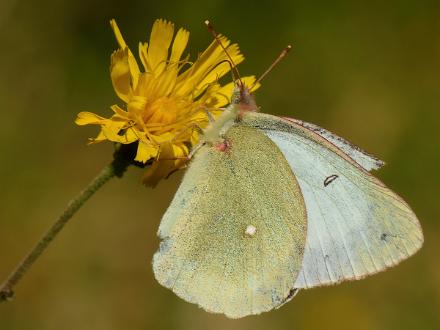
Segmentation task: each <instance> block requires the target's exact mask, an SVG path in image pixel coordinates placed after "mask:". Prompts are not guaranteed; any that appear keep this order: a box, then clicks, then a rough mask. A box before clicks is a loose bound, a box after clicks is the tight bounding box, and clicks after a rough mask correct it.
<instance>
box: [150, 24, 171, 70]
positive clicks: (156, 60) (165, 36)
mask: <svg viewBox="0 0 440 330" xmlns="http://www.w3.org/2000/svg"><path fill="white" fill-rule="evenodd" d="M173 34H174V25H173V24H172V23H170V22H167V21H165V20H162V19H158V20H156V21H155V22H154V24H153V29H152V30H151V35H150V44H149V46H148V58H147V60H148V66H149V67H150V68H151V70H152V71H153V72H154V75H156V76H157V75H159V74H161V73H162V71H163V70H164V69H165V67H166V64H167V60H168V49H169V48H170V44H171V40H172V39H173Z"/></svg>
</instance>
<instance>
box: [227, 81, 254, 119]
mask: <svg viewBox="0 0 440 330" xmlns="http://www.w3.org/2000/svg"><path fill="white" fill-rule="evenodd" d="M231 105H232V106H235V107H237V108H238V109H237V110H238V113H239V116H242V115H243V114H245V113H246V112H249V111H252V112H256V111H258V106H257V103H256V102H255V98H254V96H253V95H252V94H251V92H250V89H249V87H248V86H246V85H245V84H244V83H242V82H241V81H236V82H235V87H234V90H233V92H232V98H231Z"/></svg>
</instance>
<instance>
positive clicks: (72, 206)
mask: <svg viewBox="0 0 440 330" xmlns="http://www.w3.org/2000/svg"><path fill="white" fill-rule="evenodd" d="M129 164H130V163H129V162H127V161H126V160H124V159H123V158H122V157H115V159H114V160H113V162H112V163H110V164H109V165H107V166H105V167H104V168H103V169H102V171H101V173H99V174H98V175H97V176H96V177H95V178H94V179H93V180H92V181H91V182H90V183H89V185H88V186H87V187H86V188H85V189H84V190H83V191H81V192H80V193H79V195H78V196H76V197H75V198H74V199H73V200H71V201H70V203H69V204H68V205H67V208H66V209H65V210H64V212H63V213H62V214H61V215H60V216H59V217H58V219H57V220H56V221H55V222H54V223H53V225H52V226H51V227H50V228H49V230H48V231H47V232H46V233H45V234H44V235H43V237H42V238H41V239H40V240H39V241H38V243H37V244H36V245H35V246H34V248H33V249H32V250H31V251H30V252H29V253H28V254H27V255H26V257H25V258H24V259H23V260H22V261H21V262H20V263H19V264H18V266H17V267H16V268H15V270H14V271H13V272H12V273H11V274H10V275H9V277H8V278H7V279H6V281H5V282H4V283H3V284H2V285H1V287H0V302H2V301H6V300H9V299H10V298H12V296H13V295H14V291H13V288H14V286H15V285H16V284H17V283H18V282H19V281H20V279H21V278H22V277H23V276H24V275H25V274H26V272H27V271H28V270H29V268H30V267H31V266H32V265H33V264H34V262H35V261H36V260H37V259H38V258H39V257H40V256H41V254H42V253H43V252H44V251H45V250H46V248H47V247H48V246H49V244H50V243H51V242H52V240H53V239H54V238H55V237H56V236H57V235H58V234H59V232H60V231H61V230H62V229H63V228H64V226H65V225H66V224H67V223H68V222H69V220H70V219H71V218H72V216H73V215H74V214H75V213H76V212H77V211H78V210H79V209H80V208H81V207H82V206H83V205H84V203H85V202H86V201H87V200H88V199H89V198H90V197H92V196H93V194H94V193H95V192H97V191H98V190H99V188H101V187H102V186H103V185H104V184H105V183H106V182H107V181H108V180H110V179H111V178H112V177H114V176H118V177H121V176H122V174H123V173H124V171H125V170H126V168H127V167H128V165H129Z"/></svg>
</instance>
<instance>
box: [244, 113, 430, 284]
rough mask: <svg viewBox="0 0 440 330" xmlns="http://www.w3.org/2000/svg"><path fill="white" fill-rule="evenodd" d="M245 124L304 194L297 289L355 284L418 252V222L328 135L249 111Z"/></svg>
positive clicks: (398, 200)
mask: <svg viewBox="0 0 440 330" xmlns="http://www.w3.org/2000/svg"><path fill="white" fill-rule="evenodd" d="M244 124H245V125H249V126H251V127H255V128H259V129H260V130H262V131H263V132H265V134H266V135H267V136H268V137H269V138H270V139H271V140H272V141H273V142H274V143H275V144H276V145H277V146H278V148H279V149H280V150H281V151H282V153H283V154H284V156H285V157H286V159H287V161H288V162H289V164H290V166H291V168H292V170H293V172H294V173H295V176H296V178H297V180H298V182H299V185H300V187H301V191H302V194H303V196H304V201H305V204H306V209H307V222H308V232H307V242H306V249H305V252H304V260H303V266H302V270H301V273H300V275H299V276H298V278H297V281H296V283H295V287H297V288H310V287H314V286H319V285H328V284H335V283H338V282H341V281H343V280H352V279H360V278H363V277H365V276H367V275H369V274H374V273H377V272H379V271H381V270H384V269H386V268H388V267H390V266H393V265H396V264H397V263H399V262H400V261H401V260H403V259H406V258H408V257H409V256H411V255H412V254H414V253H415V252H416V251H417V250H418V249H419V248H420V247H421V245H422V243H423V234H422V231H421V228H420V225H419V222H418V220H417V217H416V215H415V214H414V213H413V211H412V210H411V209H410V207H409V206H408V205H407V204H406V203H405V201H403V200H402V199H401V198H400V197H399V196H398V195H396V194H395V193H394V192H392V191H391V190H390V189H388V188H387V187H386V186H385V185H384V184H383V183H382V182H380V181H379V180H378V179H376V178H375V177H373V176H372V175H371V174H369V173H368V172H367V171H366V170H365V169H366V168H367V169H368V167H369V166H367V165H365V164H364V166H362V165H361V164H359V163H357V162H356V161H354V160H353V159H352V158H351V157H349V156H348V155H347V154H346V153H345V152H343V150H341V149H340V148H338V146H337V145H335V144H334V143H332V142H334V141H332V139H327V138H328V136H326V134H317V133H316V132H315V130H313V129H309V128H308V127H306V126H304V125H300V124H298V123H295V122H294V121H292V120H285V119H281V118H278V117H274V116H270V115H265V114H253V113H249V114H247V115H246V117H245V120H244ZM329 140H330V141H329ZM355 158H356V157H355Z"/></svg>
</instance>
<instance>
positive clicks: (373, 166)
mask: <svg viewBox="0 0 440 330" xmlns="http://www.w3.org/2000/svg"><path fill="white" fill-rule="evenodd" d="M283 119H284V120H285V121H287V122H291V123H292V124H294V125H295V124H296V125H299V126H303V127H304V128H306V129H308V130H311V131H313V132H314V133H316V134H318V135H320V136H321V137H323V138H324V139H326V140H327V141H328V142H330V143H331V144H334V145H335V147H337V148H338V149H340V150H341V151H342V152H343V153H345V154H346V155H347V156H349V157H350V158H351V159H353V160H354V161H355V162H356V163H358V164H359V165H360V166H362V167H363V168H364V169H365V170H367V171H371V170H377V169H379V168H381V167H382V166H383V165H385V163H384V162H383V161H382V160H380V159H377V158H376V157H374V156H373V155H370V154H369V153H367V152H366V151H364V150H362V149H361V148H359V147H358V146H355V145H354V144H352V143H350V142H348V141H347V140H345V139H344V138H341V137H340V136H337V135H336V134H334V133H332V132H330V131H328V130H326V129H325V128H322V127H319V126H318V125H315V124H312V123H308V122H305V121H302V120H298V119H294V118H287V117H283Z"/></svg>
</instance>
